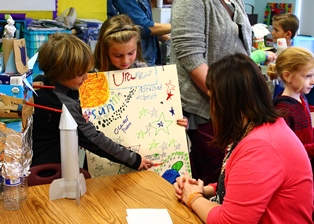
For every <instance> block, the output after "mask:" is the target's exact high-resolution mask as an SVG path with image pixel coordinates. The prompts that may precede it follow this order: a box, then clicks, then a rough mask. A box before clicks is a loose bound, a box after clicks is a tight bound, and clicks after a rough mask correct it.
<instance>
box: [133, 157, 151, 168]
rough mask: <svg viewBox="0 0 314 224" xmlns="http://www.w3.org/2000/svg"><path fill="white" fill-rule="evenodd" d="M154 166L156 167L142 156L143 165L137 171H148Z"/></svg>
mask: <svg viewBox="0 0 314 224" xmlns="http://www.w3.org/2000/svg"><path fill="white" fill-rule="evenodd" d="M152 166H154V163H153V162H152V161H151V160H149V159H146V158H144V157H143V156H142V161H141V164H140V166H139V167H138V169H137V170H141V169H145V170H147V169H149V168H151V167H152Z"/></svg>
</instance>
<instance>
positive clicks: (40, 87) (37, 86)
mask: <svg viewBox="0 0 314 224" xmlns="http://www.w3.org/2000/svg"><path fill="white" fill-rule="evenodd" d="M33 88H35V89H54V88H55V86H41V85H33Z"/></svg>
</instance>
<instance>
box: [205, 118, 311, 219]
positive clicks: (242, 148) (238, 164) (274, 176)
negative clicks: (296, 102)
mask: <svg viewBox="0 0 314 224" xmlns="http://www.w3.org/2000/svg"><path fill="white" fill-rule="evenodd" d="M225 170H226V178H225V187H226V195H225V198H224V202H223V204H222V206H218V207H215V208H213V209H212V210H211V211H210V212H209V214H208V216H207V223H213V224H219V223H221V224H227V223H241V224H245V223H249V224H252V223H265V224H269V223H276V224H277V223H283V224H287V223H298V224H303V223H312V212H313V179H312V171H311V166H310V162H309V159H308V156H307V153H306V151H305V149H304V146H303V144H302V143H301V142H300V140H299V139H298V137H297V136H296V135H295V134H294V133H293V131H291V129H290V128H289V127H288V126H287V124H286V122H285V121H284V120H283V119H282V118H279V119H278V120H277V121H276V122H275V123H274V124H265V125H262V126H260V127H256V128H254V129H253V130H252V132H251V133H250V134H249V135H248V136H246V137H245V138H244V139H243V140H242V141H241V142H240V143H239V144H238V146H237V147H236V148H235V149H234V151H233V152H232V154H231V156H230V158H229V160H228V162H227V165H226V169H225Z"/></svg>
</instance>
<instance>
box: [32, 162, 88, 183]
mask: <svg viewBox="0 0 314 224" xmlns="http://www.w3.org/2000/svg"><path fill="white" fill-rule="evenodd" d="M80 173H82V174H83V175H84V177H85V179H88V178H91V175H90V173H89V172H88V171H87V170H85V169H82V168H80ZM60 178H62V173H61V164H60V163H45V164H40V165H36V166H32V167H31V168H30V175H29V176H28V186H34V185H41V184H51V183H52V181H53V180H55V179H60Z"/></svg>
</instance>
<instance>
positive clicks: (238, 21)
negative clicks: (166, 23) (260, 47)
mask: <svg viewBox="0 0 314 224" xmlns="http://www.w3.org/2000/svg"><path fill="white" fill-rule="evenodd" d="M232 2H233V4H234V6H235V11H234V17H233V20H232V19H231V17H230V15H229V14H228V12H227V10H226V9H225V8H224V6H223V5H222V4H221V2H220V1H219V0H193V1H191V0H175V1H174V2H173V5H172V10H171V25H172V31H171V50H170V63H171V64H173V63H175V64H176V65H177V70H178V79H179V85H180V93H181V102H182V107H183V110H184V111H185V112H188V113H192V114H195V115H196V116H200V117H201V118H204V119H209V118H210V112H209V111H210V109H209V98H208V96H207V95H206V94H205V93H203V92H202V91H201V90H200V89H199V88H198V87H197V85H196V84H195V83H194V82H193V81H192V79H191V77H190V75H189V74H190V72H191V71H193V70H194V69H196V68H197V67H198V66H200V65H201V64H203V63H206V64H207V65H210V64H212V63H213V62H215V61H217V60H218V59H220V58H222V57H224V56H226V55H230V54H234V53H237V52H241V53H243V52H244V53H246V54H247V55H250V52H251V35H252V34H251V33H252V31H251V25H250V23H249V20H248V17H247V14H246V12H245V8H244V3H243V1H242V0H233V1H232ZM239 30H241V33H242V36H243V42H242V43H243V47H241V46H240V45H239V42H238V40H239ZM240 43H241V42H240Z"/></svg>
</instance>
